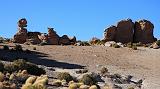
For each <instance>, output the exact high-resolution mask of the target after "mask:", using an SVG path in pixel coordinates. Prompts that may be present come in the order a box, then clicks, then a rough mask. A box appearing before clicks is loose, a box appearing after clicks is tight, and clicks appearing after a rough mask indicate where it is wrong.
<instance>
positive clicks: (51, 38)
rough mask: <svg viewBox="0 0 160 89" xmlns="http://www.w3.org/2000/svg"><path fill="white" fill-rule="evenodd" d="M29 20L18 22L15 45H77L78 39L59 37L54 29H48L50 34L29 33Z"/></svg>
mask: <svg viewBox="0 0 160 89" xmlns="http://www.w3.org/2000/svg"><path fill="white" fill-rule="evenodd" d="M25 27H27V20H26V19H25V18H23V19H20V20H19V21H18V32H17V33H16V34H15V35H14V38H13V40H14V42H15V43H21V44H23V43H25V44H40V43H41V42H46V43H47V44H51V45H60V44H63V45H70V44H75V43H76V37H75V36H74V37H73V38H69V37H68V36H67V35H63V36H62V37H59V35H58V34H57V33H56V31H54V28H48V34H46V33H45V34H42V33H40V32H27V29H26V28H25Z"/></svg>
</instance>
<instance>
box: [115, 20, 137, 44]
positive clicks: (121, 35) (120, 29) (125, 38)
mask: <svg viewBox="0 0 160 89" xmlns="http://www.w3.org/2000/svg"><path fill="white" fill-rule="evenodd" d="M133 30H134V23H133V22H132V20H131V19H128V20H122V21H120V22H118V24H117V29H116V35H115V41H116V42H122V43H129V42H132V41H133Z"/></svg>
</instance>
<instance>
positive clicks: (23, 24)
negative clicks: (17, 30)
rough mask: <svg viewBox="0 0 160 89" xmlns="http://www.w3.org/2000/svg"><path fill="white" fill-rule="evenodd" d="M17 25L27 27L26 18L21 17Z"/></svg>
mask: <svg viewBox="0 0 160 89" xmlns="http://www.w3.org/2000/svg"><path fill="white" fill-rule="evenodd" d="M18 26H19V27H27V20H26V19H25V18H22V19H20V20H19V21H18Z"/></svg>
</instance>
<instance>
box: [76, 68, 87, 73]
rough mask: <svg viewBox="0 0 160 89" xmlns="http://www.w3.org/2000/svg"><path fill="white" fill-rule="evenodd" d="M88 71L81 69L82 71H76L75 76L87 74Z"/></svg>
mask: <svg viewBox="0 0 160 89" xmlns="http://www.w3.org/2000/svg"><path fill="white" fill-rule="evenodd" d="M87 72H88V69H82V70H78V71H76V73H77V74H83V73H87Z"/></svg>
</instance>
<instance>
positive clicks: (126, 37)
mask: <svg viewBox="0 0 160 89" xmlns="http://www.w3.org/2000/svg"><path fill="white" fill-rule="evenodd" d="M153 28H154V26H153V24H152V23H151V22H150V21H147V20H140V21H138V22H135V24H134V23H133V22H132V20H131V19H127V20H122V21H120V22H118V24H117V26H111V27H109V28H107V29H105V32H104V40H105V41H115V42H122V43H129V42H135V43H138V42H141V43H144V44H147V43H152V42H154V41H155V40H156V39H155V38H154V36H153Z"/></svg>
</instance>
